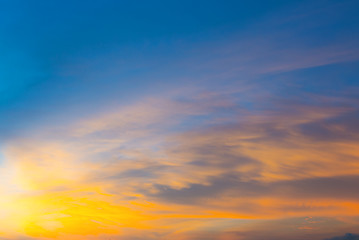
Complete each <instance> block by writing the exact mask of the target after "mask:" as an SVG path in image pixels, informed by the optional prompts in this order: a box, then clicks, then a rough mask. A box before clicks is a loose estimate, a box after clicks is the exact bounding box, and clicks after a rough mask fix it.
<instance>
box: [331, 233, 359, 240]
mask: <svg viewBox="0 0 359 240" xmlns="http://www.w3.org/2000/svg"><path fill="white" fill-rule="evenodd" d="M358 239H359V235H356V234H352V233H347V234H345V235H344V236H342V237H333V238H327V239H325V240H358Z"/></svg>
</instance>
